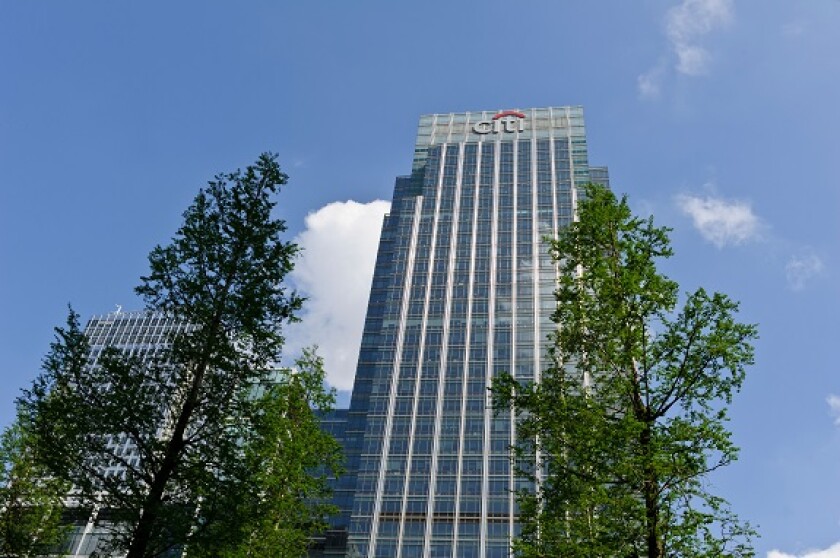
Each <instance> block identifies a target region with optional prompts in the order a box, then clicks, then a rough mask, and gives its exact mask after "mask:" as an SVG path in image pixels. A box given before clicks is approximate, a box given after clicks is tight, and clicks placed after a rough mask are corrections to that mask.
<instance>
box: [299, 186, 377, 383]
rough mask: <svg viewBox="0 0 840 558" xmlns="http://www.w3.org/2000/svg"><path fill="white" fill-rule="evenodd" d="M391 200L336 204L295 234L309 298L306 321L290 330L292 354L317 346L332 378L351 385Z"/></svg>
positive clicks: (315, 215)
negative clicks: (383, 220) (301, 249)
mask: <svg viewBox="0 0 840 558" xmlns="http://www.w3.org/2000/svg"><path fill="white" fill-rule="evenodd" d="M389 208H390V204H389V203H388V202H386V201H382V200H376V201H372V202H370V203H358V202H355V201H347V202H334V203H330V204H328V205H326V206H324V207H322V208H321V209H319V210H317V211H315V212H314V213H310V214H309V215H307V216H306V229H305V230H304V231H303V232H301V233H300V234H299V235H298V236H297V237H296V238H295V242H297V243H298V244H299V245H300V246H301V247H302V248H303V254H302V256H301V257H300V258H299V260H298V261H297V264H296V265H295V269H294V271H293V272H292V274H291V280H292V282H293V284H294V285H295V287H296V288H297V289H298V290H300V291H301V294H302V295H303V296H306V297H307V301H306V302H305V303H304V306H303V312H302V313H301V319H302V323H299V324H293V325H292V326H290V327H289V328H288V329H287V351H286V352H287V354H294V353H296V352H297V351H299V350H300V348H301V347H305V346H309V345H315V344H317V345H318V347H319V351H318V352H319V354H320V355H321V356H322V357H324V368H325V369H326V372H327V380H328V382H329V383H330V385H332V386H333V387H336V388H338V389H343V390H346V389H351V388H352V387H353V376H354V374H355V371H356V359H357V357H358V354H359V344H360V341H361V337H362V327H363V325H364V319H365V310H366V308H367V302H368V295H369V294H370V285H371V279H372V277H373V267H374V264H375V263H376V249H377V246H378V244H379V234H380V230H381V227H382V217H383V215H384V214H385V213H387V212H388V211H389Z"/></svg>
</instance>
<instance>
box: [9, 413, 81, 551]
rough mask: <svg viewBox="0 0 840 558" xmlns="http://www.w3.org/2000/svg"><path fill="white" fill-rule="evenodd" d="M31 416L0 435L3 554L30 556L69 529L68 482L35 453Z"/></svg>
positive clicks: (47, 548) (49, 547) (52, 545)
mask: <svg viewBox="0 0 840 558" xmlns="http://www.w3.org/2000/svg"><path fill="white" fill-rule="evenodd" d="M30 427H31V425H30V424H29V421H28V419H27V417H26V416H25V415H24V414H22V413H18V419H17V422H15V423H14V424H13V425H12V426H10V427H9V428H7V429H6V430H5V431H4V432H3V433H2V436H0V555H2V556H9V557H16V558H26V557H30V556H33V557H34V556H39V555H43V554H46V553H48V552H49V551H51V550H53V549H54V548H55V547H56V546H57V545H58V543H60V542H61V541H62V539H63V537H64V535H65V533H66V528H64V527H62V525H61V512H62V509H63V505H62V500H63V498H64V496H65V495H66V493H67V489H68V486H67V485H66V484H65V483H63V482H61V481H60V480H58V479H55V478H53V477H50V476H49V475H48V474H47V471H46V470H45V469H44V468H43V467H42V466H41V465H39V464H38V461H37V460H36V459H35V456H34V455H33V453H32V439H31V438H32V435H33V434H32V431H31V428H30Z"/></svg>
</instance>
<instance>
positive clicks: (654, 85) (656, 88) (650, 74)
mask: <svg viewBox="0 0 840 558" xmlns="http://www.w3.org/2000/svg"><path fill="white" fill-rule="evenodd" d="M664 73H665V67H664V66H663V65H661V64H660V65H659V66H654V67H653V68H651V69H650V70H648V71H647V72H645V73H643V74H641V75H639V77H637V78H636V86H637V87H638V88H639V96H640V97H641V98H642V99H657V98H659V95H660V94H661V93H662V77H663V74H664Z"/></svg>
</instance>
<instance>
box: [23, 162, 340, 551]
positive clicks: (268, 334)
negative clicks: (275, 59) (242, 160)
mask: <svg viewBox="0 0 840 558" xmlns="http://www.w3.org/2000/svg"><path fill="white" fill-rule="evenodd" d="M285 183H286V175H285V174H283V173H282V172H280V168H279V165H278V164H277V162H276V157H275V156H273V155H271V154H264V155H262V156H260V158H259V160H258V161H257V162H256V163H255V164H254V165H252V166H249V167H247V168H246V170H245V171H244V172H242V171H236V172H233V173H229V174H221V175H218V176H216V178H215V180H213V181H211V182H210V183H209V184H208V186H207V187H206V188H205V189H202V190H201V191H200V192H199V194H198V195H197V196H196V198H195V200H194V202H193V203H192V205H191V206H190V207H189V208H188V209H187V210H186V212H185V213H184V223H183V225H182V226H181V227H180V228H179V229H178V231H177V233H176V234H175V236H174V237H173V239H172V241H171V242H170V244H168V245H167V246H158V247H156V248H155V249H154V250H152V252H151V253H150V255H149V264H150V272H149V274H148V275H147V276H145V277H142V280H141V285H140V286H139V287H137V289H136V291H137V293H138V294H139V295H141V296H142V297H143V299H144V300H145V302H146V307H147V310H148V311H149V312H159V313H162V314H165V315H167V316H170V317H173V318H174V319H177V320H179V321H180V322H181V323H183V324H185V325H186V326H185V327H184V328H182V329H181V330H180V333H177V334H175V333H173V335H172V336H171V340H170V344H169V347H168V349H166V350H161V351H159V352H158V353H157V356H156V358H143V359H141V358H137V357H136V356H132V355H129V354H125V353H122V352H120V351H118V350H115V349H109V350H106V351H104V353H102V354H101V355H100V356H99V357H98V358H97V359H96V361H95V362H90V347H89V345H88V341H87V339H86V337H85V335H84V334H83V332H82V331H81V328H80V327H79V321H78V316H76V315H75V314H74V313H73V312H72V311H71V313H70V316H69V318H68V322H67V325H66V326H65V327H63V328H58V329H57V330H56V332H57V335H56V340H55V342H54V343H53V344H52V346H51V350H50V353H49V354H48V356H47V358H46V359H45V363H44V371H43V373H42V374H41V376H40V377H39V378H38V379H37V380H36V382H35V383H34V385H33V387H32V389H31V390H29V391H28V392H27V393H26V394H25V395H24V397H23V398H22V404H23V405H24V407H25V408H26V409H27V410H28V414H29V416H30V418H31V420H32V423H33V431H34V433H35V447H36V453H37V455H38V456H39V458H40V459H41V460H42V462H43V463H44V464H45V466H46V467H47V468H48V470H49V471H50V472H51V473H52V474H53V475H54V476H55V477H56V478H60V479H63V480H66V481H68V482H69V483H71V484H72V485H73V486H74V487H75V489H76V490H77V491H78V494H79V495H78V499H79V502H80V505H81V506H83V507H90V508H91V509H93V510H96V511H97V513H99V516H100V518H102V519H103V522H104V523H106V524H107V523H108V522H110V524H111V525H113V527H114V536H113V539H112V543H111V547H112V548H109V549H108V550H109V551H111V550H121V551H125V552H126V553H127V557H128V558H151V557H154V556H162V555H163V554H164V553H166V552H168V551H169V550H171V549H173V548H183V547H184V546H185V545H186V546H189V545H190V543H191V542H193V541H196V545H198V546H200V541H202V540H205V533H207V532H211V531H212V532H215V533H216V534H217V535H218V536H219V537H223V539H220V545H222V544H224V545H226V546H227V547H231V548H234V547H235V546H236V545H237V544H239V543H240V542H241V541H242V540H244V539H243V538H244V537H248V536H250V534H251V532H252V529H251V528H250V527H248V525H247V523H248V522H251V523H253V522H254V521H255V520H256V513H257V512H262V511H264V510H266V509H269V508H270V505H271V504H272V500H271V498H272V496H273V494H272V493H271V492H270V491H268V490H266V491H263V492H260V493H257V494H256V496H258V497H259V498H260V499H261V501H260V503H259V505H257V504H255V503H254V502H253V501H251V499H252V498H254V497H255V493H254V492H253V491H251V490H248V491H244V492H241V490H242V489H243V487H247V486H248V483H250V482H251V481H253V480H254V479H255V478H256V477H259V475H260V473H261V471H260V470H259V469H260V468H261V467H263V466H264V465H265V463H262V462H260V460H259V459H248V458H247V456H248V455H250V454H251V453H253V452H254V451H256V448H257V447H259V446H260V444H263V445H270V444H273V443H275V442H277V438H275V439H268V438H266V436H276V435H277V432H274V431H271V429H270V428H268V427H267V426H266V424H265V423H266V421H270V420H272V417H273V418H275V419H277V420H279V418H277V412H280V411H275V409H274V406H282V405H284V404H290V402H291V401H292V400H294V401H295V402H296V404H299V405H304V404H305V403H304V402H303V400H304V399H305V400H306V403H313V404H315V405H316V406H322V407H323V408H326V407H328V406H329V403H330V401H329V395H328V394H325V393H324V390H323V383H320V384H318V385H317V386H315V385H314V384H313V383H311V382H314V381H315V379H316V376H317V378H318V379H320V380H323V375H322V374H321V375H320V376H318V373H316V372H312V371H311V368H310V372H309V373H303V374H301V375H300V376H294V378H295V379H289V378H285V379H284V374H283V372H280V376H279V378H278V377H277V375H278V372H277V371H276V369H275V363H277V362H279V361H280V358H281V349H282V346H283V336H282V326H283V324H284V323H285V322H288V321H292V320H294V313H295V311H296V310H297V309H299V307H300V305H301V299H300V298H299V297H298V296H297V295H296V294H295V293H293V292H289V291H288V290H287V288H286V287H285V286H284V283H283V280H284V277H285V276H286V274H287V273H288V272H289V271H290V270H291V269H292V265H293V258H294V257H295V255H296V254H297V252H298V247H297V246H296V245H294V244H292V243H289V242H284V241H282V240H281V238H280V235H281V233H283V232H284V231H285V229H286V227H285V224H284V222H283V221H282V220H279V219H277V218H275V217H273V216H272V211H273V209H274V207H275V205H276V202H275V201H274V196H275V194H277V192H278V191H279V188H280V186H281V185H283V184H285ZM298 378H307V381H308V382H310V381H311V382H310V383H307V389H308V390H309V391H308V392H307V393H306V394H305V395H304V396H301V395H299V394H292V393H290V391H289V389H287V388H286V387H285V386H286V384H293V385H294V384H295V383H296V382H298V381H299V380H298ZM273 381H275V382H276V383H277V385H274V386H273V385H272V382H273ZM284 381H285V382H286V383H285V384H284ZM260 386H263V389H262V392H261V396H260V397H256V396H255V395H254V394H255V390H258V391H259V388H260ZM301 412H302V411H301ZM309 412H310V413H311V411H309ZM287 424H288V423H287ZM296 434H299V435H301V436H303V435H304V434H306V435H310V434H312V431H311V429H306V430H300V431H298V432H296ZM115 438H119V439H123V438H127V439H128V440H129V441H130V442H131V443H132V444H133V445H134V446H136V449H137V452H138V454H139V459H137V460H133V459H129V458H127V457H126V456H122V455H118V454H117V453H116V452H115V451H114V450H113V446H112V445H111V441H112V440H113V439H115ZM295 442H296V443H298V444H300V445H303V446H306V445H308V443H309V442H307V440H306V439H298V438H296V439H295ZM311 447H313V449H317V450H322V451H323V452H324V454H323V455H321V461H322V462H325V463H332V462H333V460H334V455H335V453H336V452H337V448H336V447H335V446H333V445H330V444H328V443H325V442H323V440H321V439H320V438H318V439H313V440H312V441H311ZM283 451H285V449H284V450H283ZM243 455H245V456H246V458H243ZM284 455H285V457H286V458H287V459H289V460H290V461H289V463H288V464H287V465H288V467H290V468H294V467H298V468H299V469H298V471H299V473H300V474H298V475H297V476H295V477H289V483H290V484H289V485H287V486H286V487H285V488H286V489H287V490H288V494H294V495H296V496H297V497H298V499H299V503H300V509H302V510H305V512H306V513H311V514H313V515H314V516H317V515H318V514H319V513H321V511H322V510H320V509H319V508H317V507H316V506H315V505H314V504H313V505H309V504H308V503H307V497H308V494H309V489H308V487H306V486H302V485H301V484H293V483H294V482H297V483H305V482H310V480H308V477H307V475H306V473H305V464H304V463H308V461H306V460H302V459H301V457H302V456H301V455H298V454H295V453H293V452H285V454H284ZM306 459H310V458H309V457H307V458H306ZM113 464H119V465H122V467H123V468H124V471H125V472H124V474H120V475H108V474H107V471H106V467H107V466H108V465H113ZM311 482H317V481H311ZM238 499H240V500H242V501H241V502H238ZM234 504H236V505H238V506H245V507H246V508H247V507H248V506H251V507H252V508H249V509H248V513H243V514H232V513H230V511H231V509H232V508H231V506H232V505H234ZM254 510H256V511H254ZM305 512H304V511H301V512H300V513H301V514H304V513H305ZM291 524H292V525H296V526H299V528H300V530H301V533H302V534H301V536H300V538H299V539H298V540H299V541H301V544H302V545H303V544H304V540H305V538H306V536H307V535H308V534H309V532H308V531H307V529H308V528H309V527H310V526H317V524H318V522H317V521H315V520H313V521H312V522H310V523H306V522H303V521H297V519H295V520H294V521H293V522H292V523H291ZM313 528H314V527H313Z"/></svg>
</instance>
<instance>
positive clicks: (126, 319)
mask: <svg viewBox="0 0 840 558" xmlns="http://www.w3.org/2000/svg"><path fill="white" fill-rule="evenodd" d="M189 329H190V327H189V326H188V325H187V324H185V323H184V322H183V321H181V320H177V319H175V318H172V317H171V316H166V315H164V314H161V313H154V312H122V311H121V310H117V311H116V312H111V313H110V314H102V315H97V316H93V317H91V318H90V320H89V321H88V323H87V326H86V327H85V331H84V332H85V335H86V336H87V338H88V342H89V343H90V361H89V362H90V366H96V365H97V361H98V360H99V358H100V356H101V355H102V354H103V352H104V351H105V350H106V349H108V348H115V349H119V350H121V351H123V352H125V353H126V354H127V355H131V356H134V357H137V358H139V359H141V360H143V361H149V362H151V361H152V360H153V359H155V358H158V357H160V356H161V354H162V353H165V352H166V351H167V350H168V349H169V348H170V347H171V338H172V336H173V335H174V334H177V333H180V332H184V331H188V330H189ZM162 401H165V397H163V396H162ZM160 427H161V428H163V427H165V425H163V424H161V425H160ZM108 448H109V449H110V450H112V451H113V452H114V455H116V456H120V457H121V458H123V459H124V460H125V461H126V462H127V463H128V464H130V465H131V466H136V465H137V464H138V463H139V460H140V455H139V452H138V450H137V446H136V445H135V444H134V443H133V442H132V440H131V439H130V438H129V437H128V436H126V435H124V434H121V435H113V436H109V437H108ZM102 474H103V476H104V477H106V478H108V477H121V476H122V477H123V478H124V477H125V474H126V468H125V466H124V465H122V464H120V462H119V461H117V460H115V461H113V462H112V463H111V464H110V465H109V466H108V467H105V468H104V470H103V472H102ZM68 503H69V504H70V507H69V508H68V513H67V515H68V517H69V519H70V521H71V529H70V533H69V534H68V538H67V541H66V542H65V544H64V546H63V548H62V549H61V550H62V552H63V554H65V555H67V556H71V557H73V558H86V557H87V556H90V555H91V554H92V553H93V552H95V551H97V550H99V551H100V552H101V551H102V548H103V547H104V545H105V543H106V542H107V541H109V540H110V538H111V536H112V533H113V531H114V529H115V528H117V527H118V525H119V524H118V523H117V522H115V521H114V519H113V518H114V516H115V515H117V516H118V515H119V514H118V513H115V510H109V509H96V510H93V513H91V510H89V509H79V508H74V507H73V501H72V498H71V499H70V500H69V502H68ZM172 555H173V556H176V555H178V553H177V551H173V553H172Z"/></svg>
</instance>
